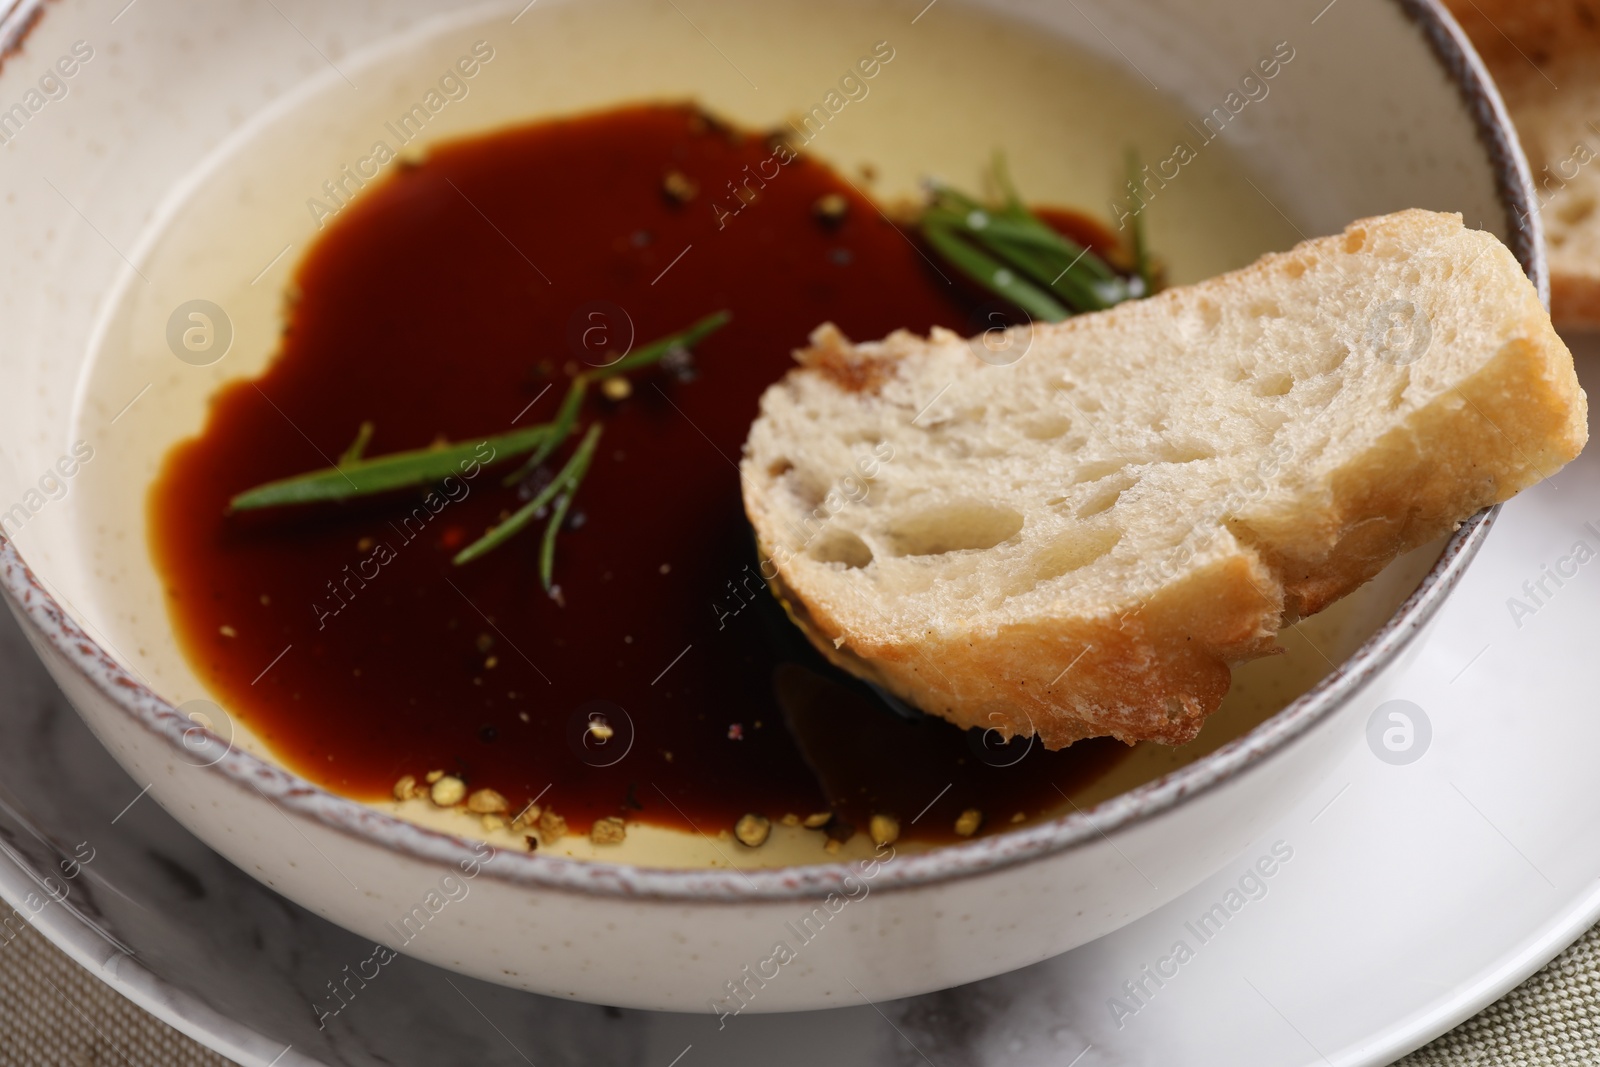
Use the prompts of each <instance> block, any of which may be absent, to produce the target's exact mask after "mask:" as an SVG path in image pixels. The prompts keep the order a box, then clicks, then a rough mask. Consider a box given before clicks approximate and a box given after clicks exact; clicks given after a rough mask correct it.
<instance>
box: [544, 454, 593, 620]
mask: <svg viewBox="0 0 1600 1067" xmlns="http://www.w3.org/2000/svg"><path fill="white" fill-rule="evenodd" d="M599 440H600V427H599V425H598V424H596V425H594V426H592V427H590V429H589V432H588V434H587V435H586V436H585V437H584V439H583V440H582V441H581V442H580V443H579V444H578V448H577V450H576V451H575V452H574V453H573V454H572V462H571V463H569V464H568V467H569V468H570V469H571V471H572V473H571V474H569V475H567V491H566V492H564V493H562V494H561V495H560V496H559V497H557V498H556V507H555V511H553V512H551V514H550V521H549V522H548V523H547V524H546V525H545V528H544V540H543V541H542V542H541V543H540V545H539V581H540V582H541V583H542V584H543V585H544V591H545V592H546V593H548V592H550V591H551V585H552V583H551V576H552V575H553V574H554V573H555V565H556V534H558V533H560V532H561V524H562V523H564V522H566V521H567V509H568V508H570V507H571V506H572V498H573V497H574V496H576V495H577V494H578V486H579V484H580V483H581V482H582V481H583V476H584V475H585V474H587V473H589V460H590V459H592V458H593V457H594V448H595V445H596V444H597V443H598V442H599Z"/></svg>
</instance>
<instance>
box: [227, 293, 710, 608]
mask: <svg viewBox="0 0 1600 1067" xmlns="http://www.w3.org/2000/svg"><path fill="white" fill-rule="evenodd" d="M732 317H733V316H732V315H730V314H729V313H728V312H727V311H718V312H714V313H713V314H710V315H707V316H706V317H705V318H703V319H701V320H699V321H698V322H696V323H694V324H693V325H691V326H689V327H688V328H687V329H683V330H679V331H678V332H677V333H672V334H668V335H667V336H665V337H662V338H659V339H657V340H655V341H652V342H650V343H649V344H647V345H645V346H644V347H643V348H640V349H639V350H637V351H635V352H633V353H630V354H629V355H626V356H624V357H623V358H621V359H619V360H617V361H616V362H615V363H612V364H611V365H609V366H606V367H599V368H595V369H593V370H587V371H584V372H583V373H581V374H579V375H577V376H576V377H575V378H573V380H572V384H571V385H570V386H569V387H568V389H567V395H566V396H565V397H564V398H563V399H562V401H561V407H560V408H559V409H558V410H557V411H556V417H555V418H554V419H553V420H552V421H550V422H547V423H541V424H539V425H537V426H529V427H526V428H524V429H521V430H513V431H510V432H509V433H503V434H498V435H495V436H493V437H487V438H484V439H482V440H480V441H478V442H476V443H474V442H471V441H464V442H458V443H456V444H449V445H443V446H434V447H428V448H417V449H412V450H410V451H407V452H395V453H391V454H390V455H387V456H379V457H377V458H376V459H367V458H365V455H366V450H367V445H368V444H369V443H371V441H372V432H373V427H372V423H371V422H362V424H361V427H360V429H359V430H358V431H357V432H356V437H355V440H354V441H352V442H351V443H350V447H349V448H346V449H345V450H344V452H342V453H341V454H340V456H339V461H338V463H336V464H335V465H334V466H332V467H324V468H322V469H320V470H314V471H309V472H307V473H305V474H298V475H295V476H294V477H292V478H282V479H279V480H278V481H273V482H267V483H266V484H265V485H258V486H256V487H255V488H253V489H247V490H245V491H244V492H242V493H240V494H239V495H237V496H235V497H234V498H233V500H232V501H230V502H229V509H230V510H232V511H247V510H251V509H254V508H266V507H280V506H284V505H290V504H309V503H315V502H319V501H338V500H349V499H352V498H355V497H361V496H371V495H373V494H377V493H386V492H389V491H390V490H393V489H404V488H407V487H413V486H420V485H427V484H428V483H430V482H437V481H440V480H442V479H444V478H446V477H448V476H450V475H452V474H456V473H458V472H459V469H460V467H461V465H462V464H463V463H466V462H467V461H477V462H479V463H483V464H484V465H486V466H487V465H489V464H492V463H496V462H499V461H501V460H506V459H512V458H515V457H517V456H520V455H523V454H524V453H528V454H529V455H528V460H527V462H526V463H525V464H523V465H522V467H521V468H519V469H518V470H517V472H516V473H515V474H513V475H511V476H510V477H509V478H507V479H506V480H505V484H506V485H514V484H516V483H518V482H520V481H522V480H523V479H524V478H526V477H527V476H528V475H529V474H530V473H532V472H533V471H534V470H536V469H537V468H538V467H539V465H540V464H541V463H543V462H544V461H545V460H546V459H548V458H549V457H550V456H551V455H552V454H553V453H554V452H555V450H556V449H558V448H560V447H561V445H562V444H563V443H564V442H565V441H566V440H567V438H568V437H570V436H572V433H573V430H574V429H576V427H577V424H578V416H579V415H580V414H581V412H582V410H583V401H584V397H585V395H586V394H587V392H588V388H589V383H590V382H596V381H604V380H605V379H607V378H614V377H616V376H618V375H620V374H627V373H628V372H630V371H635V370H640V369H642V368H644V367H648V366H651V365H653V364H655V363H659V362H660V361H661V360H662V359H663V358H665V357H666V356H667V355H669V354H671V353H673V352H679V351H686V350H688V349H690V348H692V347H694V346H695V345H696V344H698V343H699V342H701V341H703V340H704V339H705V338H707V337H709V336H710V335H711V334H713V333H715V332H716V331H718V330H720V329H722V327H724V326H726V325H727V324H728V322H729V321H730V320H731V319H732ZM599 440H600V424H599V423H596V424H595V425H593V426H591V427H589V430H588V432H587V433H585V434H584V437H583V440H582V441H581V442H579V444H578V447H577V448H576V449H574V450H573V453H572V456H571V457H570V458H569V459H568V460H567V462H566V464H565V465H564V466H563V467H562V468H561V470H560V471H559V472H558V473H557V474H556V476H555V478H554V479H552V480H551V482H550V484H549V485H547V486H545V487H544V488H543V489H542V490H540V491H539V493H538V494H537V495H535V496H534V498H533V499H532V500H530V501H528V503H526V504H525V505H523V506H522V507H520V508H518V509H517V511H516V512H515V513H514V514H512V515H511V516H509V517H508V518H507V519H506V520H505V521H504V522H501V523H498V524H496V525H495V526H494V527H493V528H491V529H490V530H489V531H488V532H487V533H486V534H484V535H483V536H482V537H480V538H479V539H478V540H476V541H474V542H473V543H472V544H470V545H468V546H467V547H466V548H464V549H462V550H461V551H460V552H458V553H456V555H455V556H454V558H453V562H454V563H455V565H457V566H460V565H461V564H464V563H470V562H471V561H472V560H475V559H477V558H478V557H480V556H482V555H484V554H485V553H487V552H490V551H492V550H493V549H495V548H497V547H499V546H500V545H502V544H504V543H505V542H506V541H508V540H510V539H511V538H512V537H514V536H515V535H516V534H517V533H519V532H520V531H521V530H522V529H523V528H524V527H526V526H527V525H528V524H529V523H530V522H532V521H533V520H534V518H535V517H536V516H537V515H538V513H539V511H540V510H542V509H543V508H545V507H546V506H548V505H550V503H551V501H552V500H553V501H555V506H554V508H553V510H552V512H551V517H550V521H549V524H548V525H547V526H546V527H545V533H544V540H543V541H542V542H541V544H540V547H539V577H540V580H541V581H542V582H543V583H544V588H545V591H546V592H549V591H550V590H551V588H552V577H553V574H554V568H555V541H556V534H557V533H558V532H559V531H560V529H561V524H562V523H563V522H565V521H566V517H567V512H568V510H569V509H570V508H571V506H572V498H573V496H574V495H575V494H576V493H577V491H578V486H579V484H580V483H581V482H582V481H583V477H584V475H585V474H586V473H588V470H589V463H590V461H591V460H592V459H593V458H594V450H595V446H596V444H597V443H598V442H599ZM485 447H488V448H491V449H492V453H491V457H490V458H489V459H488V460H484V459H483V458H482V455H481V450H482V449H484V448H485Z"/></svg>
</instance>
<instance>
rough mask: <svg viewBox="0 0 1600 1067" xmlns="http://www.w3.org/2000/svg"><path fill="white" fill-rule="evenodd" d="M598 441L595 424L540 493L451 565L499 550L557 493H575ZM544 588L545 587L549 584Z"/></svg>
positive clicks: (471, 545) (470, 560) (462, 552)
mask: <svg viewBox="0 0 1600 1067" xmlns="http://www.w3.org/2000/svg"><path fill="white" fill-rule="evenodd" d="M598 440H600V424H599V423H595V424H594V425H593V426H591V427H589V432H588V433H587V434H585V435H584V437H583V441H582V442H581V443H580V444H579V445H578V447H577V448H576V449H575V450H574V451H573V453H572V458H570V459H568V460H567V462H566V465H565V466H564V467H562V468H561V470H560V471H559V472H557V474H556V476H555V477H554V478H552V479H551V480H550V484H549V485H547V486H545V487H544V488H543V489H541V490H539V492H538V493H537V494H536V495H535V496H534V498H533V499H532V500H530V501H528V502H527V503H526V504H524V505H522V507H520V508H518V509H517V510H516V512H515V513H513V514H512V515H511V516H510V517H509V518H507V519H506V520H505V521H504V522H501V523H497V524H496V525H494V526H492V527H490V529H489V532H488V533H486V534H484V535H483V536H482V537H480V538H478V539H477V540H476V541H474V542H472V544H470V545H468V546H467V547H466V548H463V549H462V550H461V551H460V552H457V553H456V555H455V558H454V559H453V560H451V562H452V563H454V564H455V565H456V566H458V567H459V566H461V565H462V564H463V563H471V562H472V561H473V560H475V559H477V558H478V557H479V556H481V555H483V554H484V553H486V552H491V551H493V550H494V549H496V548H498V547H500V545H502V544H504V543H505V542H506V541H509V540H510V539H511V538H513V537H515V536H516V535H517V534H518V533H520V532H521V531H522V529H523V527H525V526H527V525H528V523H530V522H532V521H533V520H534V518H535V516H537V515H538V513H539V511H540V510H541V509H542V508H544V507H545V506H546V505H547V504H549V503H550V501H551V500H552V499H554V498H555V496H556V494H557V493H559V492H561V491H562V490H563V489H569V490H571V489H576V488H577V487H578V486H577V480H578V479H581V478H582V477H583V472H584V471H586V470H588V468H589V458H590V457H591V456H592V455H594V446H595V442H597V441H598ZM569 496H570V492H569ZM545 584H546V586H547V587H548V585H549V582H548V580H547V581H546V583H545Z"/></svg>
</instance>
